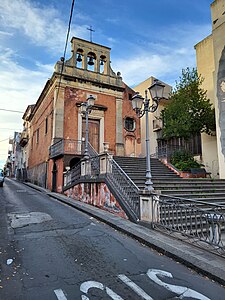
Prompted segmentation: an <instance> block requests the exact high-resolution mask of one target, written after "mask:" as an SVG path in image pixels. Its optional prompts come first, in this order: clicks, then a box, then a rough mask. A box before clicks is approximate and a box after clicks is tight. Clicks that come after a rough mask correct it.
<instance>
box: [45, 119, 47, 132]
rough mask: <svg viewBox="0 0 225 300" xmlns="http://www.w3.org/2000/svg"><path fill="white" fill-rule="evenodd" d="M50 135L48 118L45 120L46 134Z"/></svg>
mask: <svg viewBox="0 0 225 300" xmlns="http://www.w3.org/2000/svg"><path fill="white" fill-rule="evenodd" d="M47 133H48V118H46V119H45V134H47Z"/></svg>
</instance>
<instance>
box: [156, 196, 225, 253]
mask: <svg viewBox="0 0 225 300" xmlns="http://www.w3.org/2000/svg"><path fill="white" fill-rule="evenodd" d="M152 212H153V214H154V215H153V216H152V225H153V228H154V229H159V230H163V231H165V232H169V234H170V235H173V234H175V236H176V238H180V239H182V240H183V239H185V241H188V242H191V243H194V244H195V245H198V246H200V247H204V248H207V250H209V251H212V252H214V253H217V254H220V255H222V256H224V257H225V206H224V205H219V204H214V203H212V204H209V203H208V202H206V201H199V200H198V201H196V200H193V199H181V198H178V197H171V196H166V195H162V194H161V195H157V194H155V195H154V196H153V202H152ZM179 234H180V235H179ZM206 245H208V247H207V246H206Z"/></svg>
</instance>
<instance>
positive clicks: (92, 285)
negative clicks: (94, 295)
mask: <svg viewBox="0 0 225 300" xmlns="http://www.w3.org/2000/svg"><path fill="white" fill-rule="evenodd" d="M90 288H96V289H100V290H102V291H104V290H105V291H106V294H107V295H108V296H110V297H111V298H112V299H113V300H124V299H123V298H121V297H120V296H119V295H118V294H116V293H115V292H113V290H111V289H110V288H108V287H107V286H104V285H103V284H102V283H101V282H98V281H92V280H90V281H85V282H83V283H82V284H81V286H80V291H81V292H83V293H85V294H87V293H88V290H89V289H90ZM81 299H82V300H89V298H88V297H87V296H85V295H82V296H81Z"/></svg>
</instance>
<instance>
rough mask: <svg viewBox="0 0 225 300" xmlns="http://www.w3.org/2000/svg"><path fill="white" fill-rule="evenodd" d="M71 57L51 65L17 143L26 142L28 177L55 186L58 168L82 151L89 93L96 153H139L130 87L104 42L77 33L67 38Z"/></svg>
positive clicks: (60, 174) (74, 161)
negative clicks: (113, 65)
mask: <svg viewBox="0 0 225 300" xmlns="http://www.w3.org/2000/svg"><path fill="white" fill-rule="evenodd" d="M71 48H72V49H71V53H72V55H71V58H70V59H69V60H67V61H64V60H63V59H61V60H60V61H58V62H57V63H56V65H55V70H54V72H53V74H52V77H51V78H50V79H49V80H48V81H47V82H46V84H45V86H44V88H43V90H42V92H41V94H40V96H39V98H38V100H37V102H36V104H35V105H34V106H33V107H32V113H31V114H30V115H29V117H28V119H27V120H28V122H29V135H28V143H27V144H26V133H27V132H26V131H24V133H23V134H24V135H23V138H22V139H21V143H22V144H23V145H24V146H25V145H27V149H29V150H27V151H29V154H28V155H27V157H28V160H27V171H28V180H29V181H31V182H34V183H36V184H38V185H41V186H44V187H47V188H49V189H51V190H53V191H57V192H61V191H62V187H63V173H64V172H65V171H66V170H68V169H69V168H72V167H73V166H74V165H76V164H77V163H78V162H79V161H80V159H81V158H82V157H83V154H84V143H85V136H86V135H85V133H86V123H85V117H84V114H83V112H82V104H83V103H85V102H86V100H87V98H89V97H90V95H92V97H94V98H95V103H94V106H93V107H92V110H91V112H90V114H89V115H88V132H89V143H90V145H91V146H92V148H93V149H94V151H96V152H97V153H101V152H103V150H104V144H106V142H107V145H108V150H109V152H111V153H112V154H114V155H119V156H139V155H140V152H141V138H140V137H141V132H140V121H139V118H138V117H137V116H136V114H135V112H134V111H133V109H132V104H131V98H132V96H133V94H134V91H133V90H132V89H131V88H129V87H128V86H127V85H126V84H125V83H124V82H123V81H122V77H121V74H120V73H119V72H117V73H115V72H114V71H113V70H112V69H111V66H110V48H108V47H105V46H102V45H99V44H95V43H92V42H88V41H85V40H82V39H79V38H72V40H71Z"/></svg>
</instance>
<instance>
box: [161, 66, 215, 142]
mask: <svg viewBox="0 0 225 300" xmlns="http://www.w3.org/2000/svg"><path fill="white" fill-rule="evenodd" d="M202 81H203V79H202V77H201V76H199V75H198V73H197V70H196V69H195V68H193V69H192V70H190V69H189V68H186V69H183V70H182V76H181V77H180V81H179V82H176V86H175V88H174V90H173V91H172V92H171V95H170V98H169V100H171V101H170V103H169V104H168V106H167V107H166V108H165V109H164V110H163V111H162V112H161V118H162V119H163V137H164V138H165V139H170V138H172V137H180V138H185V139H188V138H190V137H191V136H192V135H195V134H199V133H200V132H206V133H207V134H211V133H212V131H215V127H216V125H215V112H214V108H213V107H212V104H211V103H210V100H209V99H207V96H206V91H204V90H203V89H202V88H201V84H202Z"/></svg>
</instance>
